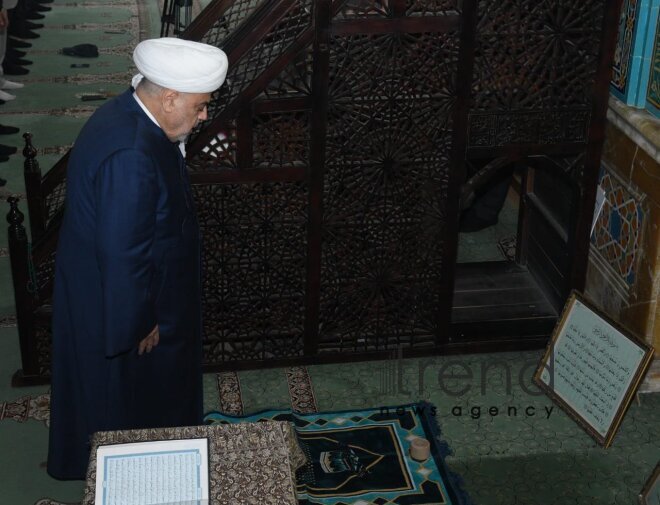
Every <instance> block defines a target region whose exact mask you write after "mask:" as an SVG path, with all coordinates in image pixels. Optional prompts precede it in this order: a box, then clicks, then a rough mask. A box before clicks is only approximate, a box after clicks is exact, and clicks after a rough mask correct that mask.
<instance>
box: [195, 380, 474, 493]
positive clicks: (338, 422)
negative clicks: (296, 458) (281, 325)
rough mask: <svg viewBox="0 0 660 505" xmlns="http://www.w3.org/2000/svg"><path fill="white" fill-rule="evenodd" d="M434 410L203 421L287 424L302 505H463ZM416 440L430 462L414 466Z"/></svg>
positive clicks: (413, 407) (282, 413)
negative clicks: (298, 454) (300, 457)
mask: <svg viewBox="0 0 660 505" xmlns="http://www.w3.org/2000/svg"><path fill="white" fill-rule="evenodd" d="M287 373H288V372H287ZM435 411H436V408H435V407H434V406H433V405H431V404H429V403H424V402H422V403H415V404H409V405H399V406H391V407H382V408H375V409H359V410H344V411H336V412H319V413H306V414H303V413H295V412H292V411H291V410H267V411H264V412H259V413H257V414H253V415H250V416H243V417H236V416H227V415H224V414H221V413H219V412H211V413H209V414H207V415H206V417H205V422H206V423H207V424H236V423H244V422H250V423H254V422H261V421H265V420H273V421H286V422H289V423H291V424H292V425H293V427H294V429H295V431H296V435H297V439H298V443H299V445H300V447H301V448H302V450H303V452H304V453H305V455H306V457H307V463H306V464H305V465H303V466H302V467H301V468H299V469H298V471H297V473H296V483H297V492H298V500H299V503H300V505H349V504H363V505H367V504H371V503H377V504H379V505H428V504H430V503H433V504H435V505H469V504H470V503H471V501H470V499H469V497H468V496H467V495H466V494H465V493H464V492H463V490H462V489H461V481H460V478H459V477H458V476H457V475H455V474H453V473H451V472H448V471H447V468H446V465H445V463H444V458H445V456H446V455H447V454H448V452H449V447H448V446H447V444H446V443H444V442H442V441H441V439H440V431H439V427H438V425H437V423H436V421H435V418H434V415H433V413H434V412H435ZM419 439H422V440H426V441H428V443H429V445H430V448H431V450H430V456H429V457H427V458H420V460H415V459H413V458H412V457H411V456H410V447H411V444H412V443H413V441H415V440H419Z"/></svg>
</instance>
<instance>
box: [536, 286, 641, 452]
mask: <svg viewBox="0 0 660 505" xmlns="http://www.w3.org/2000/svg"><path fill="white" fill-rule="evenodd" d="M652 356H653V348H652V347H651V346H649V345H648V344H646V343H645V342H643V341H642V340H640V339H639V338H637V337H635V336H633V335H632V334H631V333H630V332H629V331H628V330H626V329H624V328H623V327H622V326H620V325H618V324H617V323H616V322H614V321H612V320H611V319H610V318H608V317H607V316H606V315H605V314H603V313H602V312H600V311H599V310H598V309H596V308H594V307H592V306H591V305H590V304H589V303H587V301H586V300H585V299H584V298H582V297H581V296H580V295H579V294H578V293H576V292H575V291H573V292H572V293H571V296H570V297H569V299H568V301H567V302H566V306H565V307H564V311H563V313H562V315H561V318H560V319H559V321H558V322H557V326H556V327H555V329H554V332H553V334H552V338H551V340H550V343H549V344H548V348H547V349H546V352H545V355H544V356H543V359H542V360H541V363H540V364H539V367H538V369H537V370H536V373H535V374H534V382H535V383H536V384H537V386H538V387H539V388H541V390H543V391H544V392H545V393H546V394H547V395H548V396H549V397H550V398H551V399H552V400H553V401H554V402H555V403H557V404H558V405H559V406H560V407H561V408H562V409H563V410H564V411H566V412H567V413H568V414H569V415H570V416H571V417H572V418H573V419H575V420H576V421H577V422H578V423H579V424H580V425H581V426H582V427H583V428H584V429H585V430H586V431H587V432H588V433H589V434H590V435H591V436H592V437H593V438H594V439H596V441H597V442H598V443H599V444H601V445H602V446H604V447H609V445H610V444H611V443H612V439H613V438H614V435H615V433H616V431H617V429H618V428H619V424H620V423H621V420H622V419H623V415H624V414H625V412H626V409H627V408H628V405H629V404H630V400H631V399H632V397H633V394H634V393H635V390H636V389H637V387H638V386H639V383H640V381H641V380H642V377H643V376H644V372H645V371H646V369H647V367H648V365H649V363H650V362H651V358H652Z"/></svg>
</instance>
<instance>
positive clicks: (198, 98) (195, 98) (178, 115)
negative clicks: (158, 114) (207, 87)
mask: <svg viewBox="0 0 660 505" xmlns="http://www.w3.org/2000/svg"><path fill="white" fill-rule="evenodd" d="M210 99H211V93H178V94H177V96H176V97H175V98H174V100H173V107H172V109H171V112H170V114H168V128H167V129H166V133H167V136H168V137H169V138H170V140H172V141H175V140H184V139H185V138H186V137H187V136H188V135H189V134H190V132H191V131H192V130H193V128H195V126H197V123H199V122H200V121H204V120H206V118H207V117H208V115H207V110H206V106H207V105H208V103H209V100H210Z"/></svg>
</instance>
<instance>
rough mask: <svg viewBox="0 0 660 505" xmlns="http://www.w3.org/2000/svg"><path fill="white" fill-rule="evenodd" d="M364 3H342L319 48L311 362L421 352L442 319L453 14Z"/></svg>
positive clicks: (441, 327) (447, 282) (451, 216)
mask: <svg viewBox="0 0 660 505" xmlns="http://www.w3.org/2000/svg"><path fill="white" fill-rule="evenodd" d="M368 3H369V2H363V3H361V4H360V5H362V6H364V7H363V8H362V9H359V8H357V6H352V5H351V3H350V2H349V3H348V5H346V6H345V7H344V8H343V9H342V10H341V11H340V12H339V14H338V15H337V16H336V17H335V22H334V23H333V27H332V30H331V34H330V36H329V37H328V40H327V45H328V48H329V51H328V53H329V54H328V61H329V63H328V67H329V72H328V91H327V100H326V101H327V113H326V118H327V119H326V135H325V170H324V174H323V181H322V182H323V219H322V223H321V229H322V235H321V250H322V254H321V276H320V309H319V321H320V325H319V340H318V342H319V344H318V351H319V352H320V353H326V352H340V353H346V352H349V353H355V352H361V351H362V352H369V351H388V350H394V349H397V348H399V347H401V346H403V347H414V348H418V347H429V346H433V345H434V344H435V339H436V337H441V336H442V335H445V336H446V335H447V328H448V326H447V323H448V321H449V317H448V316H449V307H450V305H449V294H450V293H451V290H452V286H451V278H450V276H449V275H447V273H446V270H447V267H448V266H449V265H451V264H452V262H451V259H450V258H449V257H448V255H447V248H446V242H447V237H448V235H447V222H448V221H451V220H456V212H457V207H456V206H455V205H454V206H452V205H451V204H450V198H449V179H450V172H451V168H452V165H451V162H450V159H451V150H452V142H453V139H454V135H453V134H454V121H453V115H454V112H455V107H454V105H455V104H456V101H457V96H456V75H457V67H458V54H459V16H458V14H457V13H456V12H451V11H450V9H455V7H456V6H455V5H454V2H444V3H442V4H441V3H437V5H434V7H433V8H430V7H427V8H425V7H423V4H422V3H411V4H409V5H407V6H406V5H402V4H401V3H400V4H396V3H395V2H390V4H389V5H388V6H387V7H386V6H384V5H383V4H380V3H376V2H371V5H368V6H365V4H368ZM429 5H431V4H430V3H429ZM396 8H405V13H404V12H400V14H401V15H402V18H401V20H402V21H403V24H401V28H400V30H397V31H389V30H388V28H389V29H391V28H393V26H392V25H389V26H388V24H387V21H388V20H391V19H392V16H393V15H394V14H395V9H396ZM436 15H442V16H444V17H443V18H439V19H436V18H435V16H436ZM376 20H377V21H379V22H380V23H382V24H379V23H376V22H375V21H376Z"/></svg>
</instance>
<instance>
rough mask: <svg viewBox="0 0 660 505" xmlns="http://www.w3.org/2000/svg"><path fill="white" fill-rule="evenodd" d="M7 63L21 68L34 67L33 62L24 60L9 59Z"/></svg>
mask: <svg viewBox="0 0 660 505" xmlns="http://www.w3.org/2000/svg"><path fill="white" fill-rule="evenodd" d="M5 61H8V62H9V63H11V64H12V65H18V66H19V67H25V66H27V65H32V61H31V60H24V59H23V58H7V59H6V60H5Z"/></svg>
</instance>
